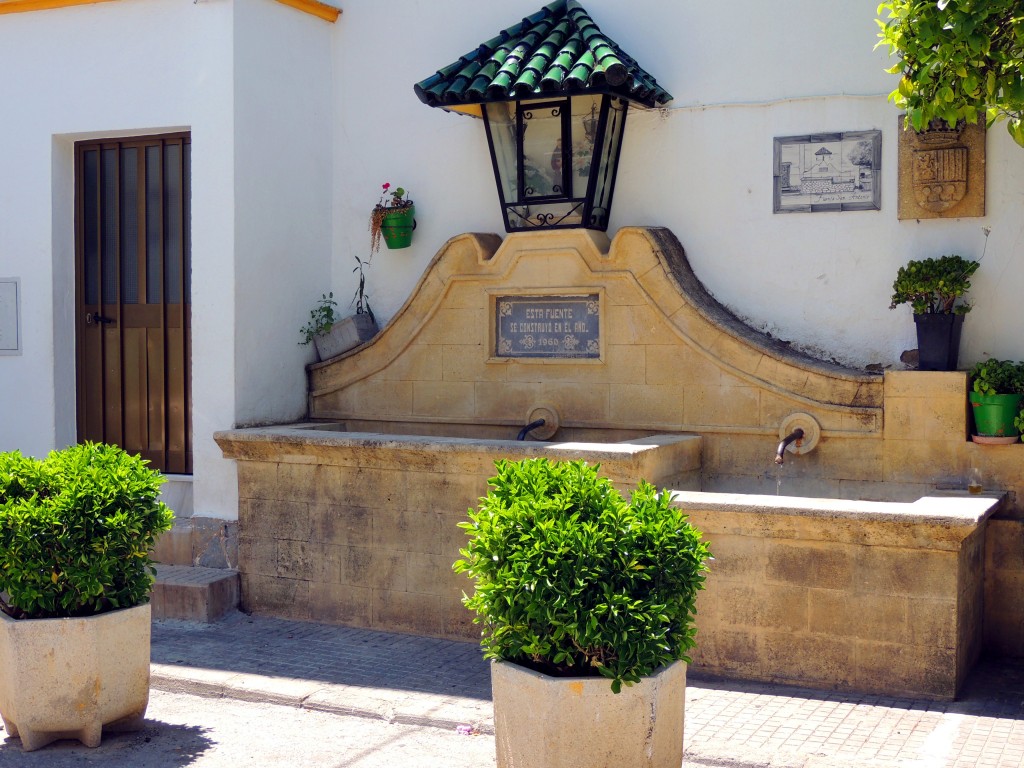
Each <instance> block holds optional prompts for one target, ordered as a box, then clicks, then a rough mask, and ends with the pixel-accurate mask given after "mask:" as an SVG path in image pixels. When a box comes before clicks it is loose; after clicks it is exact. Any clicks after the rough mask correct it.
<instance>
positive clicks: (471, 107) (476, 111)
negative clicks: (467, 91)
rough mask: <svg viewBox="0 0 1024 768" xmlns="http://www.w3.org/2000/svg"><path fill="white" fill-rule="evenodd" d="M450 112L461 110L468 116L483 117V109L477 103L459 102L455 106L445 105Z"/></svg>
mask: <svg viewBox="0 0 1024 768" xmlns="http://www.w3.org/2000/svg"><path fill="white" fill-rule="evenodd" d="M445 109H447V110H449V111H450V112H461V113H462V114H464V115H469V116H470V117H483V116H484V110H483V108H482V107H481V106H480V105H479V104H459V105H458V106H457V107H445Z"/></svg>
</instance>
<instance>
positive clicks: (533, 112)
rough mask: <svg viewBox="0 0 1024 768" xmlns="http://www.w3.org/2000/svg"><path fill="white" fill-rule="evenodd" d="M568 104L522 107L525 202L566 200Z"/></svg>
mask: <svg viewBox="0 0 1024 768" xmlns="http://www.w3.org/2000/svg"><path fill="white" fill-rule="evenodd" d="M566 105H567V102H538V103H534V104H531V103H525V104H522V103H521V104H520V107H519V114H520V118H521V121H522V126H523V127H522V129H521V130H522V131H523V134H522V136H523V188H522V198H521V199H524V200H528V199H533V198H552V197H566V196H567V190H566V186H567V184H566V180H565V173H564V171H563V162H562V161H563V151H562V136H563V133H564V130H563V128H564V125H563V118H564V116H565V107H566Z"/></svg>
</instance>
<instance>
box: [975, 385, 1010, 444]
mask: <svg viewBox="0 0 1024 768" xmlns="http://www.w3.org/2000/svg"><path fill="white" fill-rule="evenodd" d="M967 397H968V400H970V403H971V412H972V413H973V414H974V427H975V432H976V434H979V435H986V436H990V437H1014V436H1016V435H1019V434H1020V431H1019V430H1018V429H1017V428H1016V427H1015V426H1014V425H1013V419H1014V417H1015V416H1016V415H1017V414H1018V413H1020V401H1021V395H982V394H979V393H977V392H969V393H968V395H967Z"/></svg>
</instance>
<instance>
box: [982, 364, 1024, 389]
mask: <svg viewBox="0 0 1024 768" xmlns="http://www.w3.org/2000/svg"><path fill="white" fill-rule="evenodd" d="M969 375H970V380H971V387H972V389H973V390H974V391H975V392H977V393H978V394H979V395H1024V364H1022V363H1018V362H1015V361H1013V360H996V359H995V358H994V357H993V358H989V359H988V360H983V361H981V362H980V363H978V364H977V365H975V366H974V367H973V368H971V371H970V374H969Z"/></svg>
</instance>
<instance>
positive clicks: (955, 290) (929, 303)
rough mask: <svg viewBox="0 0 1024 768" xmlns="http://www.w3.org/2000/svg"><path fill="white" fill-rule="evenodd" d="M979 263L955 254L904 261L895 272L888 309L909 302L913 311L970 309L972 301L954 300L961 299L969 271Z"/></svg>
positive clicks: (969, 282)
mask: <svg viewBox="0 0 1024 768" xmlns="http://www.w3.org/2000/svg"><path fill="white" fill-rule="evenodd" d="M980 265H981V264H980V262H977V261H971V260H969V259H964V258H962V257H960V256H957V255H955V254H954V255H953V256H942V257H941V258H938V259H922V260H921V261H910V262H907V265H906V266H905V267H900V269H899V272H897V273H896V280H895V281H894V282H893V284H892V290H893V294H892V303H891V304H889V309H895V308H896V307H897V306H899V305H900V304H908V303H909V304H910V305H911V307H912V308H913V310H914V314H915V315H923V314H926V313H929V312H936V313H941V314H945V315H949V314H957V315H963V314H966V313H967V312H970V311H971V305H970V304H967V303H964V302H961V303H960V304H957V300H958V299H963V296H964V294H965V293H967V291H969V290H970V288H971V275H973V274H974V273H975V272H977V270H978V267H979V266H980Z"/></svg>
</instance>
